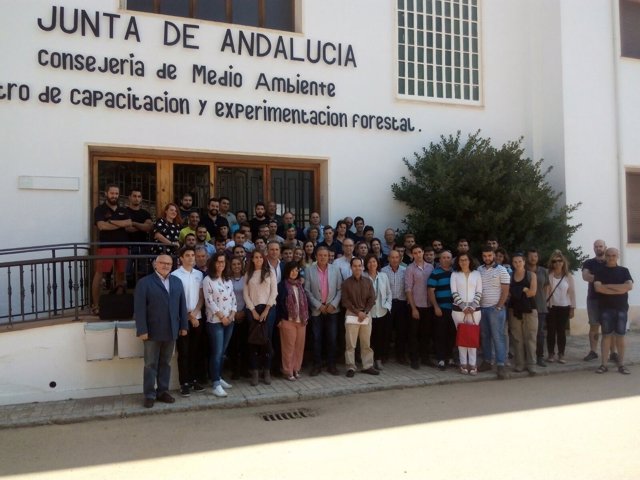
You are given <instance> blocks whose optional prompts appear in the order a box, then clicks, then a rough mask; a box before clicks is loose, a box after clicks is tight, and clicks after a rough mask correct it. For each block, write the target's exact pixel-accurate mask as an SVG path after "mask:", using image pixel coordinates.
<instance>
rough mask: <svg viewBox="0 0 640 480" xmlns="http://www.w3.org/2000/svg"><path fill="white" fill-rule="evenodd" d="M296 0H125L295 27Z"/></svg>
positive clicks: (154, 8)
mask: <svg viewBox="0 0 640 480" xmlns="http://www.w3.org/2000/svg"><path fill="white" fill-rule="evenodd" d="M294 8H295V0H127V9H129V10H136V11H139V12H151V13H161V14H164V15H174V16H177V17H187V18H198V19H201V20H213V21H216V22H225V23H235V24H238V25H249V26H253V27H263V28H271V29H274V30H285V31H289V32H294V31H295V14H294Z"/></svg>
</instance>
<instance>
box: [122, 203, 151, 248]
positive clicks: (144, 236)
mask: <svg viewBox="0 0 640 480" xmlns="http://www.w3.org/2000/svg"><path fill="white" fill-rule="evenodd" d="M127 213H128V214H129V218H130V219H131V221H132V222H136V223H144V222H146V221H147V220H151V214H150V213H149V212H148V211H146V210H145V209H144V208H139V209H138V210H134V209H132V208H129V207H127ZM129 241H130V242H148V241H149V234H148V233H147V232H141V231H140V230H136V231H135V232H131V233H129Z"/></svg>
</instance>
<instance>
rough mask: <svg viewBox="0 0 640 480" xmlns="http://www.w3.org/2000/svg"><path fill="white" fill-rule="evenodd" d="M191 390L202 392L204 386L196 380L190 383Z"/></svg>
mask: <svg viewBox="0 0 640 480" xmlns="http://www.w3.org/2000/svg"><path fill="white" fill-rule="evenodd" d="M191 390H193V391H194V392H195V393H202V392H204V387H203V386H202V385H200V384H199V383H198V382H193V383H192V384H191Z"/></svg>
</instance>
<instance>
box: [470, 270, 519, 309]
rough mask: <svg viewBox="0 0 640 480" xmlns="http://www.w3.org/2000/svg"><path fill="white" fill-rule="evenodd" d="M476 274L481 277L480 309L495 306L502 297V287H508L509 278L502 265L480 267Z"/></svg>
mask: <svg viewBox="0 0 640 480" xmlns="http://www.w3.org/2000/svg"><path fill="white" fill-rule="evenodd" d="M478 272H480V276H481V277H482V298H481V299H480V306H481V307H493V306H495V305H497V303H498V301H499V300H500V296H501V295H502V285H509V284H510V283H511V277H510V276H509V274H508V273H507V270H506V269H505V268H504V267H503V266H502V265H497V264H494V265H492V266H490V267H487V266H486V265H480V267H478Z"/></svg>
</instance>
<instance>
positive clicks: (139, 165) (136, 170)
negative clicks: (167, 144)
mask: <svg viewBox="0 0 640 480" xmlns="http://www.w3.org/2000/svg"><path fill="white" fill-rule="evenodd" d="M111 184H114V185H117V186H118V188H120V205H122V206H124V205H126V204H127V196H128V195H129V193H130V192H131V190H132V189H136V190H140V191H141V192H142V208H144V209H145V210H148V211H149V212H151V216H152V217H153V218H155V217H156V198H157V197H156V195H157V185H158V178H157V169H156V164H155V162H154V163H146V162H131V161H112V160H99V161H98V204H101V203H103V202H104V188H105V187H106V186H107V185H111Z"/></svg>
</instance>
